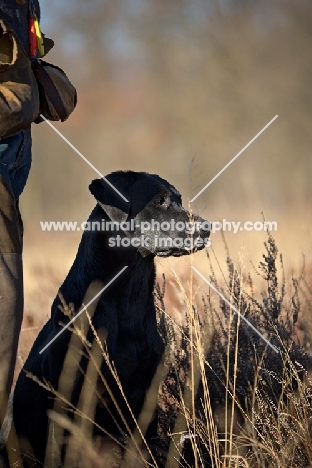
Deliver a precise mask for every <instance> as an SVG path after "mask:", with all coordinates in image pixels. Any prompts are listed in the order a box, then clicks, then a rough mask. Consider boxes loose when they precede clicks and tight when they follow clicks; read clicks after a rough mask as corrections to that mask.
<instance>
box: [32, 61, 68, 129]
mask: <svg viewBox="0 0 312 468" xmlns="http://www.w3.org/2000/svg"><path fill="white" fill-rule="evenodd" d="M32 69H33V72H34V75H35V77H36V80H37V84H38V88H39V96H40V112H39V113H40V115H39V117H38V119H36V120H35V123H39V122H41V121H42V118H41V117H40V116H41V115H43V116H44V117H45V118H46V119H48V120H52V121H58V120H60V121H61V122H64V121H65V120H67V119H68V117H69V116H70V114H71V113H72V112H73V110H74V109H75V107H76V104H77V92H76V89H75V87H74V86H73V84H72V83H71V82H70V81H69V79H68V77H67V75H66V74H65V72H64V71H63V70H62V69H61V68H59V67H57V66H56V65H52V64H51V63H48V62H45V61H44V60H41V59H35V60H33V61H32Z"/></svg>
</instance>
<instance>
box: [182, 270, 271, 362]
mask: <svg viewBox="0 0 312 468" xmlns="http://www.w3.org/2000/svg"><path fill="white" fill-rule="evenodd" d="M191 268H192V269H193V270H194V271H195V272H196V273H197V274H198V275H199V276H200V277H201V278H202V279H203V280H204V281H205V283H207V284H208V286H210V287H211V288H212V289H213V290H214V291H215V292H216V293H217V294H218V295H219V296H220V297H221V299H222V300H223V301H224V302H225V303H226V304H227V305H228V306H229V307H230V308H231V309H232V310H234V312H236V314H237V315H239V317H240V318H241V320H244V322H246V323H247V325H248V326H249V327H250V328H251V329H252V330H253V331H254V332H255V333H257V335H259V336H260V338H262V340H263V341H265V342H266V344H267V345H268V346H270V347H271V348H272V349H273V351H275V352H276V353H279V350H278V349H277V348H276V347H275V346H274V345H272V344H271V343H270V342H269V340H267V339H266V338H265V336H263V335H262V333H260V332H259V330H257V328H256V327H254V326H253V324H252V323H250V322H249V320H247V319H246V317H244V316H243V315H242V314H241V313H240V311H239V310H237V309H236V307H234V306H233V305H232V304H231V303H230V302H229V301H228V300H227V299H226V298H225V297H224V296H223V294H221V293H220V291H218V290H217V288H215V287H214V285H213V284H211V283H210V282H209V281H208V280H207V278H205V277H204V276H203V275H202V274H201V273H200V271H198V270H197V268H195V267H194V266H192V267H191Z"/></svg>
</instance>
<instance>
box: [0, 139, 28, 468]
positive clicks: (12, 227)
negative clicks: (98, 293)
mask: <svg viewBox="0 0 312 468" xmlns="http://www.w3.org/2000/svg"><path fill="white" fill-rule="evenodd" d="M30 163H31V139H30V132H21V133H19V134H17V135H14V136H13V137H10V138H6V139H3V140H0V427H1V425H2V422H3V419H4V416H5V413H6V409H7V402H8V396H9V394H10V391H11V386H12V382H13V376H14V368H15V362H16V355H17V346H18V339H19V334H20V329H21V324H22V318H23V303H24V295H23V268H22V248H23V246H22V236H23V232H22V222H21V217H20V213H19V210H18V197H19V196H20V194H21V192H22V191H23V188H24V186H25V184H26V180H27V177H28V173H29V168H30ZM8 442H9V441H8ZM9 445H11V444H9ZM8 455H9V459H10V462H11V460H12V457H11V456H10V454H8ZM12 461H13V460H12Z"/></svg>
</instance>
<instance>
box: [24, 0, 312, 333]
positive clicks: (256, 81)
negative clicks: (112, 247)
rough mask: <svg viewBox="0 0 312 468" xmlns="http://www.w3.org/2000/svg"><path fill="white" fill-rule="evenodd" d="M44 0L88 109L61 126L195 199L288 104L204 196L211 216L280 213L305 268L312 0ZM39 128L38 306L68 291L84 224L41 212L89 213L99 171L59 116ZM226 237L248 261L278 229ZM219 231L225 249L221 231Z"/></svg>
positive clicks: (33, 291) (116, 164)
mask: <svg viewBox="0 0 312 468" xmlns="http://www.w3.org/2000/svg"><path fill="white" fill-rule="evenodd" d="M40 3H41V10H42V12H41V13H42V22H41V26H42V30H43V32H44V33H45V34H46V35H47V36H48V37H51V38H53V39H54V41H55V47H54V49H53V50H52V51H51V52H50V53H49V55H48V56H47V60H48V61H50V62H52V63H54V64H56V65H59V66H60V67H62V68H63V69H64V70H65V71H66V73H67V74H68V76H69V78H70V79H71V81H72V82H73V83H74V84H75V86H76V87H77V90H78V106H77V108H76V110H75V111H74V113H73V114H72V116H71V117H70V118H69V120H68V121H67V122H65V123H63V124H56V125H55V126H56V127H57V128H58V129H59V130H60V131H61V132H62V133H63V134H64V136H65V137H66V138H67V139H69V140H70V141H71V142H72V143H73V144H74V145H75V146H76V148H78V149H79V151H81V153H82V154H83V155H84V156H85V157H87V158H88V159H89V160H90V161H91V162H92V164H94V165H95V166H96V167H97V168H98V170H99V171H100V172H102V173H103V174H108V173H109V172H111V171H115V170H119V169H131V170H136V171H147V172H151V173H158V174H159V175H161V176H162V177H163V178H165V179H167V180H169V181H170V182H171V183H172V184H174V185H175V186H176V187H177V188H178V189H179V190H180V192H181V193H182V195H183V199H184V205H185V206H186V207H187V206H188V202H189V200H190V199H191V198H192V197H193V196H194V195H196V193H197V192H198V191H199V190H200V189H201V188H202V187H203V186H205V185H206V184H207V183H208V182H209V181H210V180H211V179H212V178H213V177H214V176H215V175H216V173H218V172H219V171H220V170H221V169H222V168H223V167H224V166H225V165H226V164H227V163H228V162H229V161H230V160H231V159H232V158H233V157H234V156H235V155H236V154H237V153H238V152H239V151H240V150H241V149H242V148H243V147H244V146H245V145H246V144H247V143H248V142H249V141H250V140H251V139H252V138H253V137H254V136H255V135H256V134H257V133H258V132H259V131H260V130H261V129H262V128H263V127H264V126H265V125H266V124H267V123H268V122H269V121H270V120H271V119H272V118H273V117H274V116H275V115H277V114H278V116H279V117H278V119H277V120H276V121H275V122H274V123H273V124H272V125H271V126H270V127H269V128H268V129H267V130H266V131H265V132H264V133H263V134H262V135H261V136H260V137H259V138H258V139H257V140H256V141H255V142H254V143H253V144H252V145H251V146H250V147H249V148H248V149H247V150H246V151H245V152H244V153H243V154H242V155H241V156H240V157H239V158H238V159H237V160H236V161H235V162H234V163H233V164H232V165H231V166H230V167H229V168H228V169H227V170H226V171H225V172H224V173H223V174H222V175H221V176H220V177H219V178H218V179H217V180H216V181H215V182H214V183H213V184H212V185H211V186H210V187H209V188H208V189H207V190H206V191H205V192H204V193H203V194H202V195H201V196H200V197H198V198H197V200H196V201H195V202H194V203H193V204H192V208H193V210H194V211H195V212H197V213H198V214H200V215H201V216H203V217H204V218H206V219H209V220H211V221H218V220H220V219H221V220H222V219H227V220H230V221H241V222H245V221H261V220H262V219H263V216H264V218H265V219H266V220H267V221H276V222H277V224H278V231H277V232H276V233H273V235H274V237H275V238H276V240H277V245H278V247H279V250H280V251H281V252H282V253H283V255H284V264H285V268H286V270H287V271H288V270H289V271H293V270H295V271H298V270H299V269H300V268H301V266H302V264H303V255H304V258H305V262H306V264H309V263H311V258H312V257H311V254H312V252H311V240H312V235H311V218H312V215H311V202H312V184H311V178H312V160H311V148H312V131H311V123H312V89H311V82H312V3H311V1H310V0H273V1H272V0H262V1H261V2H259V1H258V0H209V1H207V0H192V1H190V0H118V1H114V0H88V2H86V1H84V0H71V1H70V2H63V1H61V0H54V1H53V2H50V1H48V0H41V2H40ZM33 140H34V145H33V166H32V170H31V175H30V178H29V181H28V184H27V187H26V189H25V191H24V194H23V196H22V199H21V206H22V213H23V218H24V223H25V276H26V279H25V287H26V299H27V297H28V302H26V307H27V308H29V309H31V308H32V309H33V308H35V307H36V308H38V304H37V303H36V302H35V298H36V297H38V295H39V293H40V291H41V292H43V293H44V294H45V297H47V296H49V294H50V293H51V294H50V295H51V298H53V297H54V296H55V294H56V291H57V288H58V286H59V283H60V281H62V280H63V279H64V277H65V275H66V273H67V271H68V268H69V266H70V265H71V263H72V261H73V257H74V254H75V252H76V249H77V245H78V242H79V238H80V235H81V234H79V233H75V234H74V233H47V232H42V231H41V228H40V224H39V222H40V221H52V220H55V221H56V220H60V221H61V220H66V221H67V220H74V221H78V222H81V221H83V220H85V219H86V218H87V216H88V215H89V213H90V211H91V208H92V207H93V206H94V200H93V198H92V196H91V194H90V193H89V191H88V185H89V183H90V181H91V180H92V179H93V178H95V177H97V174H96V173H95V172H94V171H93V170H92V169H91V168H90V167H89V166H87V164H86V163H85V162H84V161H83V160H82V159H81V158H80V157H79V156H78V155H77V154H76V153H75V152H74V151H73V150H72V149H71V148H70V147H69V146H68V145H67V144H66V143H65V142H64V141H63V140H62V139H61V138H60V137H59V136H58V135H57V134H56V133H55V132H54V131H53V130H52V129H51V128H50V127H49V126H48V125H47V124H46V123H41V124H40V125H34V126H33ZM226 240H227V243H228V245H229V249H230V252H231V255H232V256H233V257H234V258H237V259H238V262H239V261H240V260H239V259H240V255H241V251H243V252H244V255H246V257H247V260H246V262H247V263H248V262H249V261H250V260H252V261H254V262H255V263H256V264H257V263H258V262H259V261H260V260H261V255H262V252H263V242H264V241H265V240H266V234H265V233H263V232H253V233H248V232H243V233H242V232H239V233H238V234H233V233H231V232H228V233H226ZM212 242H213V246H214V249H215V252H216V255H217V257H218V256H219V258H220V259H222V258H223V257H225V254H224V246H223V243H222V239H221V235H220V234H214V235H213V236H212ZM195 257H196V258H197V256H195ZM198 258H199V257H198ZM195 261H196V259H195ZM166 262H167V261H165V260H164V261H163V265H165V264H166V265H167V264H169V263H166ZM168 262H170V261H169V260H168ZM181 262H183V260H182V259H181ZM180 265H181V269H182V263H180ZM203 270H205V268H204V267H203ZM247 270H250V267H249V265H248V267H247ZM203 273H207V274H208V273H209V269H208V268H206V271H203ZM307 274H308V275H309V270H307ZM27 294H28V296H27ZM30 297H32V300H30ZM49 301H50V299H49ZM40 304H41V306H42V309H43V308H44V314H46V316H48V315H49V307H48V306H47V305H46V303H45V302H44V303H43V302H42V303H40ZM40 304H39V306H40ZM42 313H43V312H42ZM30 325H31V324H30Z"/></svg>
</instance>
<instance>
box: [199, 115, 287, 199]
mask: <svg viewBox="0 0 312 468" xmlns="http://www.w3.org/2000/svg"><path fill="white" fill-rule="evenodd" d="M277 117H278V115H276V116H275V117H274V118H273V119H272V120H270V122H269V123H268V124H266V126H265V127H263V129H262V130H260V132H259V133H257V135H256V136H254V137H253V139H252V140H250V142H249V143H247V145H246V146H244V148H243V149H242V150H240V152H239V153H237V155H236V156H234V158H233V159H231V161H230V162H228V163H227V165H226V166H224V168H223V169H221V171H220V172H218V174H217V175H215V176H214V178H213V179H211V181H210V182H208V184H207V185H205V187H204V188H202V189H201V190H200V192H198V194H197V195H195V197H193V198H192V200H191V203H192V202H193V201H195V200H196V198H197V197H199V195H201V194H202V193H203V192H204V191H205V190H206V188H208V187H209V185H211V184H212V183H213V182H214V181H215V180H216V179H217V178H218V177H219V176H220V175H221V174H222V172H224V171H225V170H226V169H227V168H228V167H229V166H230V165H231V164H232V163H233V162H234V161H235V159H237V158H238V157H239V156H240V155H241V154H242V153H243V152H244V151H245V149H247V148H248V146H250V145H251V144H252V143H253V142H254V141H255V140H256V139H257V138H258V137H259V136H260V135H261V133H263V132H264V131H265V130H266V129H267V128H268V127H269V126H270V125H271V124H272V123H273V122H274V120H276V119H277Z"/></svg>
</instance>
